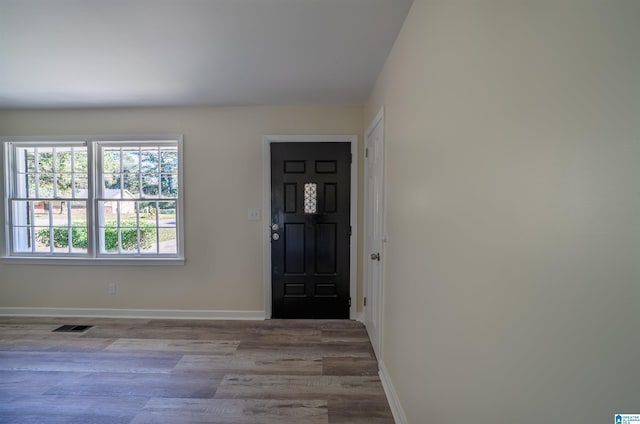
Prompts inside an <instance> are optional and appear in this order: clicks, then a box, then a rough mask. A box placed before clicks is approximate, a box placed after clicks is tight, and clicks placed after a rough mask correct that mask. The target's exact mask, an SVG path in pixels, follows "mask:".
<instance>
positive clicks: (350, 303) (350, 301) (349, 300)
mask: <svg viewBox="0 0 640 424" xmlns="http://www.w3.org/2000/svg"><path fill="white" fill-rule="evenodd" d="M349 307H351V298H349Z"/></svg>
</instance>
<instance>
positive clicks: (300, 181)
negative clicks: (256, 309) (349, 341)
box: [271, 143, 351, 318]
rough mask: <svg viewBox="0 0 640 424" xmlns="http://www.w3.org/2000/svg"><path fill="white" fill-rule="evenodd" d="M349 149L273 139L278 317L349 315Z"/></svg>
mask: <svg viewBox="0 0 640 424" xmlns="http://www.w3.org/2000/svg"><path fill="white" fill-rule="evenodd" d="M350 151H351V146H350V144H349V143H272V144H271V224H272V227H271V235H272V239H271V258H272V263H271V281H272V283H271V284H272V316H273V318H349V244H350V232H351V231H350V227H349V222H350V221H349V216H350V199H351V193H350V190H351V185H350V184H351V154H350Z"/></svg>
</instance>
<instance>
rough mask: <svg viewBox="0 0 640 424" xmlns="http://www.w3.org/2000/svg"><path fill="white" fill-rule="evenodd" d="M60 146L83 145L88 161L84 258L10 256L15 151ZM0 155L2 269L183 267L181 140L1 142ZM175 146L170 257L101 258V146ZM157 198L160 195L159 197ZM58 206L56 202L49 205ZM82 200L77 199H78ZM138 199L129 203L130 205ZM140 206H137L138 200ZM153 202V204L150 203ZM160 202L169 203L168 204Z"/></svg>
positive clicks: (29, 139)
mask: <svg viewBox="0 0 640 424" xmlns="http://www.w3.org/2000/svg"><path fill="white" fill-rule="evenodd" d="M63 143H67V144H75V145H86V148H87V158H88V164H87V166H88V199H87V238H88V247H87V253H55V254H54V253H47V252H36V253H32V252H14V249H13V246H12V243H13V237H14V232H13V223H12V222H11V215H12V214H11V210H10V199H11V198H13V197H15V196H14V194H15V193H14V192H12V190H14V187H13V185H14V184H15V179H16V169H15V168H14V163H13V160H14V159H13V148H14V146H23V147H24V146H28V145H30V144H31V145H34V146H43V145H46V144H48V145H49V146H52V145H62V144H63ZM0 144H1V145H2V148H1V149H0V155H2V158H1V159H2V160H1V164H2V177H3V180H4V183H3V184H2V186H1V189H2V197H3V199H4V205H3V208H2V209H0V215H2V216H1V217H0V218H1V219H2V222H3V223H4V225H2V227H0V240H3V242H2V243H0V260H2V262H3V263H25V264H38V263H42V264H51V263H66V264H82V265H91V264H96V265H105V264H115V265H125V264H131V265H145V264H155V265H163V264H166V265H181V264H184V262H185V259H184V218H183V217H184V185H183V174H184V166H183V137H182V135H181V134H165V135H135V136H131V135H118V136H112V135H107V136H69V137H0ZM163 144H164V145H168V144H169V145H176V146H177V150H178V172H177V175H178V197H177V198H176V199H175V201H176V245H177V246H176V248H177V253H175V254H162V253H140V252H134V253H101V251H100V250H101V249H100V248H99V243H100V239H101V237H100V229H99V226H100V216H99V214H98V207H97V206H98V202H99V199H100V198H101V197H100V196H102V186H103V184H102V163H101V157H100V155H99V153H100V148H101V147H102V146H121V147H130V146H136V147H137V146H144V145H150V146H160V145H163ZM158 197H160V194H158ZM52 200H54V201H55V200H57V199H52ZM80 200H81V199H80ZM135 200H137V199H132V201H135ZM138 201H139V200H138ZM151 201H155V200H151ZM159 201H173V198H167V199H162V200H159Z"/></svg>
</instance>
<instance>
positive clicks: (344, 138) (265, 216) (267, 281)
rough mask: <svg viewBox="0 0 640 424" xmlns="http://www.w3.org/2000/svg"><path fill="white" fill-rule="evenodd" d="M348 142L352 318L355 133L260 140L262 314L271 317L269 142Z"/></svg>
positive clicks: (355, 260)
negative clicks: (349, 158) (261, 159)
mask: <svg viewBox="0 0 640 424" xmlns="http://www.w3.org/2000/svg"><path fill="white" fill-rule="evenodd" d="M277 142H287V143H350V146H351V158H352V160H351V200H350V201H351V209H350V217H349V220H350V225H351V244H350V246H349V257H350V258H349V296H350V297H351V306H350V307H349V317H350V319H356V305H357V303H358V302H357V298H356V296H357V289H358V136H357V135H265V136H264V137H263V143H262V156H263V162H262V164H263V166H262V181H263V186H262V229H263V230H262V240H263V242H262V243H263V244H262V251H263V282H264V317H265V319H270V318H271V212H270V211H271V143H277Z"/></svg>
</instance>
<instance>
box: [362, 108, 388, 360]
mask: <svg viewBox="0 0 640 424" xmlns="http://www.w3.org/2000/svg"><path fill="white" fill-rule="evenodd" d="M384 124H385V122H384V106H383V107H381V108H380V110H379V111H378V113H377V114H376V116H375V118H373V120H372V121H371V123H370V124H369V126H368V127H367V131H366V132H365V134H364V137H365V139H364V145H365V149H367V148H368V146H369V137H370V136H371V134H372V133H373V131H374V130H375V129H376V127H378V126H380V131H381V132H382V138H381V146H380V147H381V148H380V152H379V153H380V158H381V159H380V165H381V169H380V170H379V172H380V187H379V189H380V192H381V193H380V198H381V199H382V207H381V210H380V216H379V222H378V223H377V225H379V226H380V228H381V229H382V234H381V236H382V240H381V244H380V247H379V249H380V252H378V253H379V254H380V255H381V259H380V263H379V266H380V269H379V271H380V282H379V285H378V287H377V290H376V293H375V295H371V291H372V290H373V289H374V288H373V287H372V286H371V282H370V281H368V276H369V275H370V273H369V267H370V266H371V264H372V261H371V258H370V255H371V253H373V252H374V250H373V248H372V247H371V246H370V245H369V234H368V231H369V226H370V222H369V219H370V215H369V213H368V211H369V200H370V199H369V167H368V165H367V157H366V156H365V159H364V160H365V164H364V208H365V216H364V225H363V231H364V240H363V244H364V250H363V255H362V261H363V264H362V275H363V292H364V296H368V299H367V300H369V302H372V301H374V299H377V302H376V303H377V304H376V305H375V307H376V308H377V309H378V311H377V314H374V315H373V318H372V321H373V320H375V322H374V323H373V326H374V327H375V329H376V334H375V337H371V336H370V339H371V341H372V346H373V349H374V351H375V353H376V356H377V359H378V361H381V360H382V338H383V331H382V324H383V317H384V256H385V255H384V250H383V249H384V243H385V242H386V235H385V232H384V212H385V210H384V209H385V208H384V204H385V202H384V186H385V178H384V169H385V165H384V156H385V140H384V139H385V128H384ZM365 152H366V150H365ZM372 306H374V305H372V304H371V303H369V304H368V307H372ZM368 314H369V311H368V310H367V307H365V310H364V312H363V321H364V323H365V325H366V324H367V322H368V318H370V317H371V315H368ZM367 330H368V332H371V330H369V328H367Z"/></svg>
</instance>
